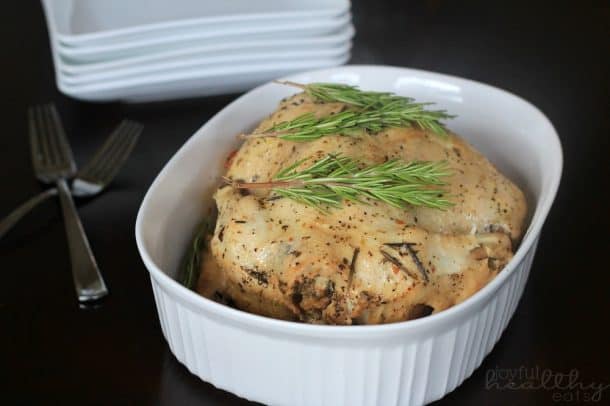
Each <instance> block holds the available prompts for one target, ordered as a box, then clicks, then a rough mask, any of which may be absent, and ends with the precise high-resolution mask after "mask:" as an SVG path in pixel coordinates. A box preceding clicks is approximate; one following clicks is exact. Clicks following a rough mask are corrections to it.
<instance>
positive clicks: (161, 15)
mask: <svg viewBox="0 0 610 406" xmlns="http://www.w3.org/2000/svg"><path fill="white" fill-rule="evenodd" d="M42 3H43V6H44V10H45V14H46V18H47V25H48V29H49V38H50V41H51V49H52V53H53V61H54V64H55V74H56V79H57V86H58V87H59V89H60V91H62V92H63V93H65V94H66V95H69V96H72V97H74V98H77V99H81V100H88V101H110V100H123V101H153V100H167V99H173V98H181V97H192V96H203V95H213V94H221V93H231V92H239V91H243V90H246V89H249V88H251V87H253V86H256V85H258V84H260V83H263V82H266V81H268V80H270V79H273V78H276V77H279V76H284V75H287V74H290V73H293V72H297V71H302V70H311V69H316V68H323V67H330V66H336V65H341V64H344V63H345V62H347V60H348V59H349V55H350V49H351V39H352V37H353V35H354V28H353V26H352V24H351V14H350V2H349V0H308V1H303V0H256V1H252V0H214V1H206V0H172V1H168V0H128V1H125V0H42Z"/></svg>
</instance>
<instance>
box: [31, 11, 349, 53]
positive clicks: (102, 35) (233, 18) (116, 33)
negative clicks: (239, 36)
mask: <svg viewBox="0 0 610 406" xmlns="http://www.w3.org/2000/svg"><path fill="white" fill-rule="evenodd" d="M43 1H45V2H49V1H52V0H43ZM335 1H338V2H340V3H342V4H341V5H340V6H339V7H337V8H335V9H327V10H310V11H292V12H271V13H252V14H233V15H223V16H215V17H192V18H186V19H181V20H173V21H164V22H158V23H149V24H141V25H136V26H132V27H125V28H117V29H113V30H105V31H97V32H90V33H81V34H66V33H61V32H59V31H57V39H58V41H59V42H62V43H64V44H65V45H70V44H71V45H72V46H80V45H83V43H86V42H87V41H92V40H95V41H99V40H105V39H111V38H116V37H121V36H123V35H132V34H141V33H148V32H151V33H152V32H154V31H156V30H165V29H173V28H177V29H182V28H187V27H190V26H197V25H205V24H218V23H227V22H241V21H243V22H246V21H256V20H260V19H278V20H281V19H285V18H295V19H305V18H324V17H329V18H332V17H337V16H339V15H341V14H343V13H345V12H347V11H349V10H350V7H351V3H350V1H347V0H335ZM50 7H53V5H50ZM49 11H50V12H51V13H53V10H52V9H50V10H49ZM52 16H53V18H55V17H54V14H53V15H52Z"/></svg>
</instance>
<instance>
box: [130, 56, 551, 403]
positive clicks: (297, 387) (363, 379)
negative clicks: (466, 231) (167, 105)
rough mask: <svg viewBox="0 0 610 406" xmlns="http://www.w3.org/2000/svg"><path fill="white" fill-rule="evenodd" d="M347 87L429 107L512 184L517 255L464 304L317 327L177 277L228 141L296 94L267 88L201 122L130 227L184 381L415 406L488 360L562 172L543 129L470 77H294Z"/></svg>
mask: <svg viewBox="0 0 610 406" xmlns="http://www.w3.org/2000/svg"><path fill="white" fill-rule="evenodd" d="M289 79H290V80H294V81H297V82H312V81H316V82H346V83H350V84H356V85H359V86H361V87H362V88H363V89H369V90H386V91H392V92H395V93H398V94H402V95H409V96H412V97H415V98H416V99H417V100H420V101H434V102H436V103H438V105H439V107H441V108H445V109H447V110H448V111H449V112H451V113H453V114H457V115H458V117H457V118H456V119H454V120H451V121H450V122H449V123H448V124H449V128H450V129H451V130H453V131H455V132H456V133H458V134H460V135H462V136H463V137H464V138H466V139H467V140H468V141H469V142H471V143H472V144H473V145H474V146H475V147H476V148H478V149H479V150H481V151H482V152H483V153H484V154H485V155H487V156H488V157H489V159H490V160H491V161H492V162H493V163H494V164H496V165H497V166H498V167H499V168H500V170H501V171H502V172H503V173H504V174H506V175H507V176H509V177H510V178H511V179H512V180H514V181H515V182H516V183H517V184H519V185H520V186H521V187H522V188H523V189H524V190H525V191H526V194H527V196H528V198H529V204H530V213H531V219H530V224H529V227H528V229H527V232H526V234H525V237H524V239H523V241H522V243H521V245H520V247H519V249H518V250H517V252H516V254H515V256H514V258H513V259H512V260H511V262H510V263H509V264H508V265H507V267H506V268H505V269H504V270H503V271H502V272H501V273H500V274H499V275H498V277H496V278H495V279H494V280H493V281H492V282H491V283H490V284H488V285H487V286H485V287H484V288H483V289H482V290H481V291H479V292H477V293H476V294H475V295H473V296H472V297H471V298H469V299H468V300H466V301H465V302H463V303H461V304H459V305H456V306H454V307H452V308H450V309H448V310H445V311H443V312H440V313H438V314H434V315H431V316H429V317H426V318H423V319H418V320H413V321H407V322H401V323H394V324H386V325H377V326H320V325H308V324H301V323H294V322H287V321H281V320H275V319H271V318H266V317H261V316H257V315H253V314H249V313H246V312H242V311H239V310H235V309H232V308H229V307H226V306H223V305H220V304H218V303H215V302H213V301H211V300H208V299H205V298H203V297H201V296H199V295H197V294H196V293H194V292H192V291H190V290H188V289H186V288H184V287H183V286H182V285H180V284H179V283H177V282H176V281H175V280H174V279H173V278H174V276H175V274H176V271H177V269H178V264H179V262H180V258H181V257H182V255H183V253H184V251H185V247H186V246H187V244H188V243H189V239H190V238H191V236H192V233H193V230H194V227H195V226H196V224H197V223H198V222H199V221H200V220H201V218H202V216H203V213H204V211H205V209H206V207H209V205H211V204H212V201H211V192H212V191H213V189H214V188H215V186H216V185H217V181H218V179H219V177H220V176H221V174H222V172H223V168H222V164H223V162H224V159H225V157H226V156H227V154H228V153H229V152H230V151H231V150H232V149H234V148H235V147H236V146H237V145H238V141H237V139H236V138H235V135H236V134H238V133H241V132H244V131H246V130H248V129H252V128H253V127H254V125H255V124H256V123H257V122H258V121H259V120H260V119H262V118H263V117H265V116H266V115H267V114H269V113H270V112H271V111H273V110H274V109H275V108H276V106H277V103H278V101H279V100H280V99H281V98H282V97H284V96H287V95H288V94H290V93H293V92H294V89H291V88H288V87H285V86H281V85H277V84H273V83H271V84H266V85H263V86H260V87H258V88H256V89H254V90H252V91H251V92H248V93H246V94H245V95H243V96H241V97H240V98H238V99H237V100H235V101H234V102H233V103H231V104H230V105H228V106H227V107H226V108H224V109H223V110H222V111H221V112H219V113H218V114H217V115H216V116H214V117H213V118H212V119H211V120H209V121H208V122H207V123H206V124H205V125H204V126H203V127H202V128H201V129H200V130H199V131H197V133H196V134H195V135H194V136H193V137H191V139H190V140H189V141H188V142H187V143H186V144H185V145H184V146H183V147H182V148H181V149H180V150H179V151H178V152H177V153H176V154H175V155H174V157H173V158H172V159H171V160H170V161H169V163H168V164H167V165H166V166H165V168H164V169H163V170H162V171H161V173H160V174H159V176H158V177H157V178H156V180H155V181H154V182H153V184H152V186H151V187H150V189H149V191H148V193H147V194H146V197H145V198H144V201H143V203H142V206H141V207H140V211H139V213H138V218H137V221H136V239H137V244H138V249H139V250H140V254H141V256H142V259H143V261H144V264H145V265H146V267H147V268H148V270H149V272H150V276H151V281H152V288H153V292H154V296H155V300H156V304H157V309H158V312H159V319H160V322H161V327H162V330H163V335H164V336H165V338H166V340H167V342H168V344H169V347H170V349H171V351H172V352H173V353H174V354H175V356H176V358H177V359H178V360H179V361H180V362H181V363H183V364H184V365H185V366H186V367H187V368H188V369H189V371H191V372H192V373H193V374H195V375H197V376H199V377H200V378H201V379H203V380H205V381H207V382H210V383H212V384H213V385H215V386H216V387H218V388H221V389H224V390H228V391H230V392H233V393H235V394H237V395H239V396H242V397H244V398H247V399H250V400H255V401H259V402H263V403H268V404H284V405H333V406H334V405H350V406H355V405H394V404H396V405H419V404H423V403H427V402H431V401H433V400H436V399H439V398H441V397H442V396H444V395H445V394H446V393H448V392H450V391H452V390H453V389H454V388H455V387H456V386H458V385H459V384H460V383H461V382H462V381H463V380H464V379H466V378H467V377H468V376H470V374H472V372H473V370H474V369H475V368H477V367H478V366H479V365H480V364H481V361H482V360H483V358H484V357H485V356H486V355H487V354H488V353H489V352H490V351H491V349H492V348H493V346H494V344H495V343H496V342H497V340H498V339H499V337H500V335H501V334H502V331H503V330H504V329H505V328H506V325H507V324H508V321H509V320H510V318H511V316H512V314H513V312H514V311H515V308H516V306H517V303H518V301H519V299H520V297H521V294H522V292H523V288H524V286H525V283H526V281H527V277H528V274H529V271H530V266H531V264H532V259H533V257H534V253H535V251H536V243H537V241H538V237H539V235H540V231H541V229H542V225H543V223H544V220H545V218H546V216H547V214H548V212H549V209H550V207H551V204H552V202H553V199H554V197H555V194H556V192H557V187H558V185H559V180H560V177H561V169H562V152H561V146H560V143H559V139H558V137H557V134H556V132H555V130H554V128H553V126H552V124H551V123H550V122H549V120H548V119H547V118H546V117H545V116H544V115H543V114H542V113H541V112H540V111H539V110H538V109H537V108H536V107H534V106H532V105H531V104H530V103H528V102H526V101H525V100H523V99H521V98H519V97H517V96H515V95H512V94H510V93H507V92H505V91H503V90H500V89H497V88H494V87H491V86H487V85H484V84H481V83H477V82H473V81H470V80H466V79H460V78H456V77H451V76H446V75H441V74H436V73H430V72H424V71H419V70H413V69H405V68H396V67H384V66H343V67H338V68H332V69H327V70H320V71H313V72H308V73H303V74H299V75H295V76H291V77H290V78H289Z"/></svg>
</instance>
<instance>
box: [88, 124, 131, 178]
mask: <svg viewBox="0 0 610 406" xmlns="http://www.w3.org/2000/svg"><path fill="white" fill-rule="evenodd" d="M142 129H143V126H142V125H141V124H139V123H137V122H135V121H131V120H123V121H122V122H121V123H120V124H119V126H118V127H117V128H116V129H115V130H114V131H113V132H112V134H111V135H110V137H108V139H107V140H106V142H105V143H104V144H103V145H102V147H101V148H100V150H99V151H98V152H97V153H96V154H95V155H94V156H93V158H92V159H91V161H90V162H89V163H88V164H87V165H85V166H84V167H83V168H82V169H81V170H80V171H79V174H78V177H79V178H80V179H83V180H87V181H90V182H93V183H101V184H105V183H108V182H109V181H110V180H111V179H112V178H113V177H114V175H115V174H116V173H117V172H118V171H119V169H120V168H121V166H122V165H123V164H124V163H125V161H126V160H127V158H128V157H129V155H130V154H131V151H132V150H133V147H134V146H135V144H136V142H137V140H138V137H139V136H140V133H141V132H142Z"/></svg>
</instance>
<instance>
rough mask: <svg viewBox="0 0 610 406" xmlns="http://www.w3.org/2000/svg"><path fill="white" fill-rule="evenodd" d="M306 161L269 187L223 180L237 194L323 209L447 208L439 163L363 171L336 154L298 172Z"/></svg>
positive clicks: (395, 162)
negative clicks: (374, 204) (259, 192)
mask: <svg viewBox="0 0 610 406" xmlns="http://www.w3.org/2000/svg"><path fill="white" fill-rule="evenodd" d="M307 160H309V158H306V159H303V160H300V161H298V162H296V163H294V164H293V165H290V166H289V167H287V168H285V169H283V170H281V171H280V172H279V173H278V174H277V175H276V176H275V177H274V178H273V180H272V181H270V182H259V183H245V182H236V181H229V182H230V183H231V184H232V185H233V187H235V188H239V189H273V191H274V192H275V193H276V194H277V195H279V196H283V197H287V198H290V199H293V200H295V201H297V202H300V203H303V204H306V205H308V206H313V207H316V208H318V209H322V210H324V206H325V205H327V206H330V207H340V206H341V202H342V201H343V200H350V201H353V202H358V203H366V202H365V201H364V199H372V200H378V201H382V202H385V203H388V204H390V205H392V206H394V207H399V208H404V207H405V206H407V205H413V206H425V207H432V208H436V209H446V208H448V207H450V206H451V205H452V203H451V202H450V201H449V200H447V199H446V198H444V190H443V188H442V186H443V185H445V182H444V181H443V179H442V178H444V177H446V176H449V175H450V171H449V169H448V168H447V165H446V163H445V162H444V161H439V162H426V161H412V162H404V161H400V160H397V159H393V160H389V161H387V162H384V163H381V164H376V165H370V166H364V165H362V164H361V163H360V162H358V161H356V160H354V159H352V158H349V157H346V156H341V155H327V156H326V157H324V158H322V159H320V160H318V161H317V162H315V163H314V164H312V165H311V166H309V167H307V168H305V169H302V170H298V168H299V167H300V166H301V165H302V164H303V163H304V162H305V161H307Z"/></svg>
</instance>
